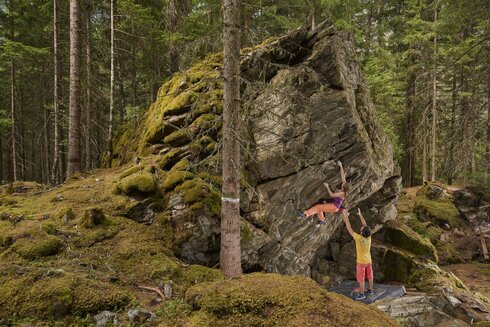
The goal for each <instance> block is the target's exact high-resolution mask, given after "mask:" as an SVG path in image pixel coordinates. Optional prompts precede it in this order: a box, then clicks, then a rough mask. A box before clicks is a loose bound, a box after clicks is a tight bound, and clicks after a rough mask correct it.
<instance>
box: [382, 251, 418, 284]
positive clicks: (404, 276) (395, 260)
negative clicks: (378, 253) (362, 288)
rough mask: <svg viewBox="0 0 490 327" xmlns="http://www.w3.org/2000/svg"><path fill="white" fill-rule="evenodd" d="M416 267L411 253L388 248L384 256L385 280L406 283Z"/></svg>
mask: <svg viewBox="0 0 490 327" xmlns="http://www.w3.org/2000/svg"><path fill="white" fill-rule="evenodd" d="M413 268H415V267H414V261H413V258H412V257H411V256H410V254H408V253H406V252H403V251H399V250H394V249H388V250H387V251H386V254H385V256H384V258H383V276H384V280H385V281H397V282H402V283H405V282H407V281H408V279H409V278H410V275H411V272H412V269H413Z"/></svg>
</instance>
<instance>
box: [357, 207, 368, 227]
mask: <svg viewBox="0 0 490 327" xmlns="http://www.w3.org/2000/svg"><path fill="white" fill-rule="evenodd" d="M357 213H358V214H359V219H360V220H361V224H362V226H367V224H366V220H364V217H363V215H362V213H361V209H359V208H357Z"/></svg>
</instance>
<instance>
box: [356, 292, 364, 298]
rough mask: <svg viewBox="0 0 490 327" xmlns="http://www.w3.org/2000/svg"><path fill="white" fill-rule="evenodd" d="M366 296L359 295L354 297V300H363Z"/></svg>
mask: <svg viewBox="0 0 490 327" xmlns="http://www.w3.org/2000/svg"><path fill="white" fill-rule="evenodd" d="M365 298H366V295H365V294H364V293H359V294H357V295H356V300H364V299H365Z"/></svg>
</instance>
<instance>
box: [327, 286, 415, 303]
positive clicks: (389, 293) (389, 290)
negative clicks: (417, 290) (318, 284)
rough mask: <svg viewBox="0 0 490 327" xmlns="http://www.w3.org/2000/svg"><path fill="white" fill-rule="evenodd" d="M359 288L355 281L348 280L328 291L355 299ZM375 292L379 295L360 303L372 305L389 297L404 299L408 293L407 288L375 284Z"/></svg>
mask: <svg viewBox="0 0 490 327" xmlns="http://www.w3.org/2000/svg"><path fill="white" fill-rule="evenodd" d="M366 286H367V283H366ZM358 287H359V284H358V283H357V282H356V281H355V280H346V281H344V282H342V283H340V284H339V285H336V286H333V287H331V288H329V289H328V291H330V292H335V293H338V294H342V295H345V296H347V297H349V298H351V299H354V296H355V294H356V293H355V290H356V289H357V288H358ZM374 290H375V291H376V292H377V293H378V294H377V295H376V296H367V297H366V298H365V299H364V300H360V301H359V302H362V303H366V304H370V303H373V302H375V301H380V300H383V299H386V298H389V297H402V296H404V295H405V294H406V293H407V291H406V290H405V287H403V286H402V285H388V284H374Z"/></svg>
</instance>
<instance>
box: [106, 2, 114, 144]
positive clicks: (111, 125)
mask: <svg viewBox="0 0 490 327" xmlns="http://www.w3.org/2000/svg"><path fill="white" fill-rule="evenodd" d="M110 88H111V89H110V94H109V132H108V137H107V147H108V150H109V153H112V135H113V129H114V0H111V81H110Z"/></svg>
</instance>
